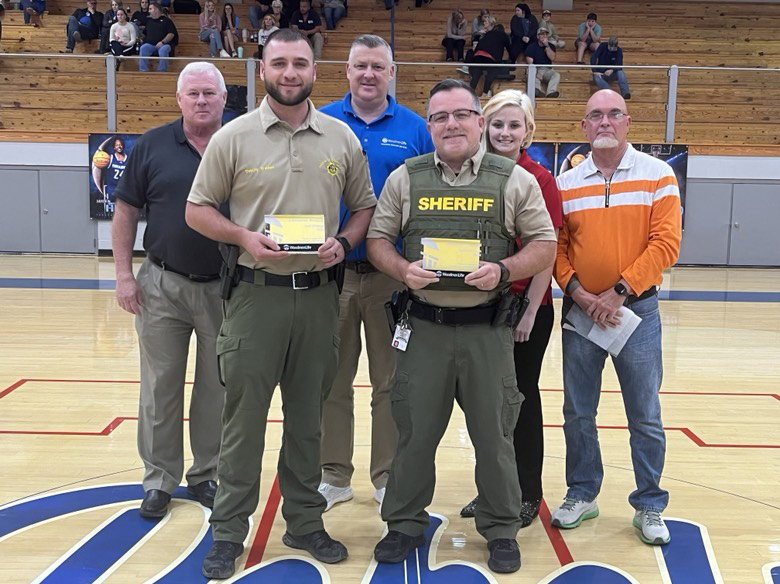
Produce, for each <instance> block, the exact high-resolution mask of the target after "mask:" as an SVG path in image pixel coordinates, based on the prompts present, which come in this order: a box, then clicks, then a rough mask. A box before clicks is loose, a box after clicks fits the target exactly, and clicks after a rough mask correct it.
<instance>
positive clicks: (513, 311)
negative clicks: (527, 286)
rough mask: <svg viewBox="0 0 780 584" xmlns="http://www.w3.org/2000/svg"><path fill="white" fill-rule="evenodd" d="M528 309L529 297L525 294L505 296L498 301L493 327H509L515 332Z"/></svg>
mask: <svg viewBox="0 0 780 584" xmlns="http://www.w3.org/2000/svg"><path fill="white" fill-rule="evenodd" d="M526 308H528V297H527V296H526V295H525V294H523V295H522V296H518V295H517V294H510V293H507V294H504V295H503V296H502V297H501V299H500V300H499V301H498V307H497V308H496V315H495V316H494V317H493V322H492V325H493V326H507V327H509V328H511V329H512V330H514V328H515V327H516V326H517V325H518V324H519V323H520V319H521V318H523V313H524V312H525V310H526Z"/></svg>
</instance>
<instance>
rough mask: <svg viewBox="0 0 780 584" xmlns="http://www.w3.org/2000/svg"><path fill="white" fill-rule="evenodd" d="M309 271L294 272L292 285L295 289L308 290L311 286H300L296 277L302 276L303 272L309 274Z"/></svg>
mask: <svg viewBox="0 0 780 584" xmlns="http://www.w3.org/2000/svg"><path fill="white" fill-rule="evenodd" d="M308 273H309V272H293V273H292V287H293V290H308V289H309V286H298V284H297V283H296V282H295V277H296V276H300V275H302V274H308Z"/></svg>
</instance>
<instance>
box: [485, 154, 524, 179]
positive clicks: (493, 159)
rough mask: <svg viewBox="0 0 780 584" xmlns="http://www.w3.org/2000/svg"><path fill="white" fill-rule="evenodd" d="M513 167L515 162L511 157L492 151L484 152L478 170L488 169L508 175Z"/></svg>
mask: <svg viewBox="0 0 780 584" xmlns="http://www.w3.org/2000/svg"><path fill="white" fill-rule="evenodd" d="M514 168H515V162H514V161H513V160H512V159H511V158H507V157H505V156H499V155H498V154H493V153H492V152H486V153H485V157H484V158H483V159H482V164H481V165H480V170H489V171H491V172H495V173H498V174H504V175H506V176H509V175H510V174H512V171H513V170H514Z"/></svg>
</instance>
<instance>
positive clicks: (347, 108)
mask: <svg viewBox="0 0 780 584" xmlns="http://www.w3.org/2000/svg"><path fill="white" fill-rule="evenodd" d="M394 76H395V66H394V65H393V52H392V49H391V48H390V45H388V44H387V42H386V41H385V40H384V39H383V38H381V37H378V36H375V35H370V34H367V35H361V36H359V37H357V38H356V39H355V40H354V41H353V43H352V47H351V49H350V52H349V62H348V64H347V79H348V80H349V89H350V91H349V93H347V95H346V96H345V97H344V99H343V100H341V101H337V102H334V103H332V104H330V105H327V106H325V107H323V108H322V111H323V112H324V113H326V114H328V115H331V116H333V117H334V118H337V119H339V120H342V121H344V122H346V123H347V125H349V127H350V128H352V131H353V132H355V134H356V135H357V137H358V139H359V140H360V143H361V144H362V145H363V150H364V151H365V152H366V156H367V157H368V165H369V169H370V171H371V182H372V183H373V185H374V192H375V193H376V195H377V196H379V193H381V192H382V187H383V186H384V184H385V180H386V179H387V177H388V176H389V175H390V173H391V172H393V171H394V170H395V169H396V168H398V167H399V166H400V165H401V164H403V162H404V160H406V159H407V158H411V157H412V156H417V155H419V154H425V153H427V152H432V151H433V141H432V140H431V136H430V134H429V133H428V129H427V128H426V124H425V120H423V119H422V118H421V117H420V116H418V115H417V114H416V113H414V112H413V111H411V110H410V109H408V108H406V107H404V106H402V105H398V104H397V103H396V101H395V99H393V97H391V96H389V95H388V93H387V91H388V86H389V85H390V81H391V80H392V79H393V77H394ZM348 218H349V213H348V211H347V209H346V207H344V206H343V205H342V207H341V222H342V224H343V223H345V222H346V221H347V219H348ZM399 249H400V248H399ZM345 263H346V268H347V269H346V276H345V280H344V289H343V291H342V292H341V297H340V307H339V320H340V329H341V346H340V349H339V369H338V373H337V374H336V380H335V382H334V383H333V387H332V389H331V391H330V394H329V396H328V398H327V400H326V401H325V407H324V409H323V414H322V459H321V460H322V483H321V484H320V492H321V493H322V495H323V496H324V497H325V500H326V501H327V508H326V511H327V510H328V509H330V508H331V507H332V506H333V505H334V504H336V503H340V502H343V501H349V500H350V499H351V498H352V496H353V492H352V487H351V481H352V473H353V471H354V466H353V465H352V451H353V438H354V425H355V417H354V389H353V386H352V383H353V381H354V380H355V374H356V373H357V367H358V359H359V358H360V351H361V338H360V323H361V321H362V322H363V326H364V328H365V338H366V350H367V352H368V364H369V378H370V380H371V387H372V393H371V417H372V425H371V463H370V467H371V468H370V474H371V482H372V483H373V485H374V488H375V492H374V499H375V500H376V501H377V502H378V503H381V502H382V499H383V498H384V495H385V484H386V483H387V475H388V473H389V472H390V465H391V463H392V461H393V455H394V454H395V449H396V443H397V441H398V434H397V432H396V429H395V424H394V422H393V418H392V416H391V413H390V389H391V386H392V383H393V377H394V373H395V353H394V351H395V350H394V349H393V348H392V347H391V346H390V343H391V335H390V331H389V328H388V323H387V318H386V316H385V310H384V303H385V302H386V301H388V300H389V299H390V296H391V295H392V293H393V292H394V291H395V290H400V289H402V288H403V285H402V284H400V283H399V282H396V281H395V280H393V279H392V278H390V277H389V276H386V275H384V274H383V273H381V272H379V271H377V270H376V268H374V266H372V265H371V264H370V263H369V262H368V260H367V256H366V246H365V243H361V244H360V245H359V246H358V247H356V248H355V249H354V250H352V251H351V252H350V253H349V254H347V257H346V260H345Z"/></svg>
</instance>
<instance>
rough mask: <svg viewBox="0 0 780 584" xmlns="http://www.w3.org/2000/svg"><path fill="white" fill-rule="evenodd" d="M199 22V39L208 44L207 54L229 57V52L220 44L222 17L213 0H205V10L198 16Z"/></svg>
mask: <svg viewBox="0 0 780 584" xmlns="http://www.w3.org/2000/svg"><path fill="white" fill-rule="evenodd" d="M198 22H199V23H200V40H201V42H204V43H208V44H209V54H210V55H211V56H212V57H216V56H220V57H229V56H230V54H229V53H228V52H227V51H226V50H225V47H224V46H223V44H222V17H221V16H220V15H219V14H218V13H217V7H216V5H215V4H214V0H206V10H204V11H203V12H201V13H200V16H199V17H198Z"/></svg>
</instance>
